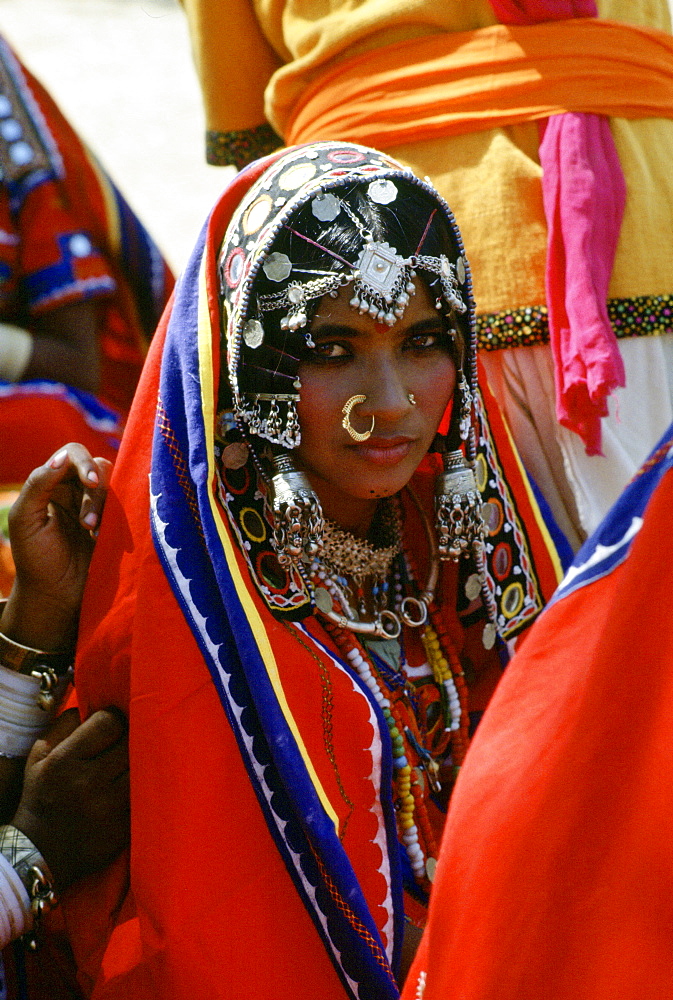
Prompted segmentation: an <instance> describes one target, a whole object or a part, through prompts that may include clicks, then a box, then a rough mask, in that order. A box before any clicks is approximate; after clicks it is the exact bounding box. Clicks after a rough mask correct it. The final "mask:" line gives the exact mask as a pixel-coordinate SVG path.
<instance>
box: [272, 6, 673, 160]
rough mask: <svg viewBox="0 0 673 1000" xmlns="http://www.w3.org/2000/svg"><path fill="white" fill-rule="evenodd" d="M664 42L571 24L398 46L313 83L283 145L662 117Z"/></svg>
mask: <svg viewBox="0 0 673 1000" xmlns="http://www.w3.org/2000/svg"><path fill="white" fill-rule="evenodd" d="M672 77H673V37H671V36H670V35H667V34H665V33H664V32H661V31H656V30H653V29H645V28H640V27H635V26H633V25H627V24H619V23H617V22H615V21H604V20H599V19H597V18H578V19H573V20H566V21H557V22H545V23H543V24H533V25H500V24H497V25H493V26H492V27H488V28H480V29H478V30H476V31H466V32H457V33H453V34H438V35H431V36H427V35H426V36H424V37H422V38H415V39H412V40H410V41H404V42H398V43H396V44H394V45H389V46H386V47H385V48H381V49H377V50H374V51H370V52H364V53H362V54H360V55H358V56H355V57H354V58H352V59H348V60H346V61H345V62H341V63H338V64H337V65H336V66H334V67H332V68H331V69H330V70H328V71H327V72H326V73H324V74H322V75H321V76H319V77H318V78H317V79H316V80H314V82H313V84H312V85H311V86H310V87H309V88H307V90H306V92H305V93H304V96H303V99H302V101H300V102H299V103H298V104H297V107H296V108H295V111H294V116H293V118H292V119H291V120H290V121H289V122H288V124H287V128H286V135H285V140H286V142H287V143H288V144H291V143H300V142H309V141H311V142H312V141H315V140H317V139H331V138H334V137H335V136H339V138H341V139H347V140H351V141H353V142H361V143H364V144H366V145H371V146H375V147H378V148H381V149H387V148H390V147H391V146H396V145H401V144H404V143H410V142H417V141H422V140H427V139H434V138H438V137H445V136H451V135H458V134H461V133H464V132H475V131H479V130H481V129H490V128H497V127H500V126H504V125H512V124H515V123H518V122H527V121H534V120H536V119H540V118H547V117H549V116H550V115H554V114H560V113H562V112H564V111H588V112H594V113H596V114H604V115H612V116H617V117H622V118H648V117H654V118H669V117H673V86H671V78H672Z"/></svg>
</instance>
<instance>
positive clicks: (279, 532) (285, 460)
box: [271, 454, 325, 566]
mask: <svg viewBox="0 0 673 1000" xmlns="http://www.w3.org/2000/svg"><path fill="white" fill-rule="evenodd" d="M273 468H274V475H273V476H272V478H271V504H272V507H273V516H274V520H275V522H276V526H275V528H274V540H275V543H276V553H277V556H278V562H279V563H280V564H281V566H289V565H290V563H293V562H295V563H296V562H299V561H300V560H301V559H302V558H303V557H304V556H307V557H308V558H312V557H314V556H316V555H317V554H318V552H319V551H320V547H321V542H322V534H323V529H324V526H325V521H324V518H323V513H322V509H321V507H320V501H319V500H318V498H317V496H316V495H315V493H314V492H313V490H312V489H311V487H310V485H309V482H308V480H307V478H306V476H305V475H304V473H303V472H298V471H297V469H295V467H294V464H293V462H292V459H291V458H290V456H289V455H286V454H280V455H276V456H275V457H274V459H273Z"/></svg>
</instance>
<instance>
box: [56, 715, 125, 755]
mask: <svg viewBox="0 0 673 1000" xmlns="http://www.w3.org/2000/svg"><path fill="white" fill-rule="evenodd" d="M64 714H66V713H64ZM127 730H128V726H127V724H126V719H125V718H124V716H123V715H122V713H121V712H120V711H119V710H118V709H101V710H100V711H98V712H94V713H93V715H90V716H89V718H88V719H86V720H85V721H84V722H83V723H82V724H81V726H78V727H77V728H76V729H74V731H73V732H71V733H70V734H69V735H68V736H67V737H66V738H65V739H64V740H63V742H61V743H59V747H58V750H59V753H64V754H65V753H67V754H68V755H71V756H73V757H77V758H79V759H80V760H90V759H91V758H93V757H99V756H101V755H102V754H107V755H108V759H110V760H116V759H117V758H119V760H120V761H121V762H123V759H124V754H125V752H126V750H125V748H126V734H127ZM118 750H121V751H123V753H121V754H120V753H117V751H118Z"/></svg>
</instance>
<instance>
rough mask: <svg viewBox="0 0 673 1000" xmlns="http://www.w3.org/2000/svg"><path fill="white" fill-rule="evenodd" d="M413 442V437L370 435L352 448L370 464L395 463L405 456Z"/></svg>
mask: <svg viewBox="0 0 673 1000" xmlns="http://www.w3.org/2000/svg"><path fill="white" fill-rule="evenodd" d="M414 443H415V441H414V438H409V437H401V436H398V437H371V438H369V439H368V440H367V441H364V442H363V443H362V444H359V445H357V446H356V447H355V449H354V450H355V451H356V452H357V454H358V455H359V456H360V457H361V458H363V459H364V460H365V461H366V462H371V464H372V465H397V463H398V462H401V461H402V459H404V458H406V457H407V455H408V454H409V452H410V451H411V449H412V447H413V445H414Z"/></svg>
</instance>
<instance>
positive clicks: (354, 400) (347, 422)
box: [341, 395, 376, 444]
mask: <svg viewBox="0 0 673 1000" xmlns="http://www.w3.org/2000/svg"><path fill="white" fill-rule="evenodd" d="M366 399H367V397H366V396H362V395H360V396H351V398H350V399H349V400H347V401H346V402H345V403H344V406H343V408H342V410H341V412H342V413H343V415H344V418H343V420H342V421H341V426H342V427H343V428H344V430H345V431H346V432H347V433H348V434H350V436H351V437H352V438H353V440H354V441H357V443H358V444H361V443H362V442H363V441H367V440H368V439H369V438H370V437H371V436H372V433H373V431H374V424H375V423H376V417H374V416H372V425H371V427H370V428H369V430H368V431H364V433H362V434H360V432H359V431H356V430H355V428H354V427H353V426H352V425H351V410H352V409H353V407H354V406H359V405H360V403H364V402H365V400H366Z"/></svg>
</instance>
